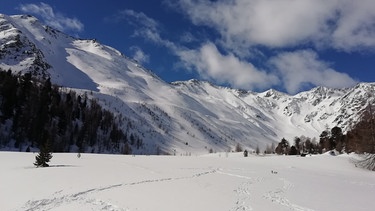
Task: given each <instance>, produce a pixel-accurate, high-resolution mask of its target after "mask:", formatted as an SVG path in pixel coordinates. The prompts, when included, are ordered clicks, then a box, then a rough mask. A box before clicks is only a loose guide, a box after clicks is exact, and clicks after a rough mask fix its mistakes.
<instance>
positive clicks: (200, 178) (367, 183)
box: [0, 152, 375, 211]
mask: <svg viewBox="0 0 375 211" xmlns="http://www.w3.org/2000/svg"><path fill="white" fill-rule="evenodd" d="M35 155H36V154H33V153H18V152H0V168H1V169H2V170H1V174H0V175H1V176H0V190H1V191H0V210H2V211H8V210H9V211H14V210H30V211H31V210H33V211H39V210H54V211H55V210H80V211H84V210H112V211H150V210H160V211H172V210H173V211H176V210H178V211H184V210H186V211H192V210H194V211H199V210H205V211H207V210H215V211H220V210H223V211H224V210H225V211H236V210H242V211H248V210H319V211H324V210H327V211H328V210H329V211H331V210H341V211H345V210H363V211H365V210H369V211H370V210H373V208H374V207H375V201H374V195H375V172H371V171H366V170H363V169H360V168H356V167H355V166H354V164H353V163H352V162H351V160H352V159H353V158H354V156H353V155H340V156H331V155H329V154H324V155H318V156H307V157H296V156H254V155H250V157H246V158H245V157H243V156H242V154H236V153H234V154H231V153H229V154H227V153H215V154H209V155H203V156H189V157H185V156H123V155H97V154H82V156H81V158H77V154H73V153H72V154H57V153H56V154H53V158H52V160H51V163H50V165H51V167H49V168H35V167H34V166H33V164H32V163H33V162H34V160H35ZM271 171H276V172H277V174H274V173H271Z"/></svg>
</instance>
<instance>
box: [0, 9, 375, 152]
mask: <svg viewBox="0 0 375 211" xmlns="http://www.w3.org/2000/svg"><path fill="white" fill-rule="evenodd" d="M0 67H1V68H2V69H4V70H8V69H11V70H12V72H13V73H15V74H24V73H26V72H31V73H32V74H33V75H34V76H35V77H39V78H44V79H46V78H50V79H51V81H52V83H54V84H57V85H59V86H62V87H67V88H70V89H74V90H75V91H76V92H77V93H81V94H83V93H85V92H86V93H87V94H88V96H89V97H90V98H97V99H98V100H99V102H100V104H101V105H102V106H103V107H104V108H106V109H108V110H110V111H112V112H113V113H114V114H115V115H120V114H121V116H123V119H121V121H122V122H123V124H122V125H123V126H122V127H123V130H124V131H125V132H129V131H130V132H132V133H137V134H139V136H140V137H141V138H142V140H143V142H144V145H143V147H142V148H140V149H135V150H134V152H135V153H152V154H155V153H157V152H159V151H162V152H164V153H170V154H174V153H206V152H208V150H210V149H212V150H214V151H227V150H230V149H233V148H234V146H235V145H236V144H238V143H239V144H241V145H242V146H243V147H245V148H249V149H255V148H256V147H257V146H259V147H260V149H265V148H266V146H267V145H270V144H271V143H273V142H276V141H277V142H278V141H280V139H281V138H283V137H285V138H287V139H289V140H292V139H293V137H295V136H300V135H305V136H309V137H317V136H318V135H319V134H320V133H321V132H322V131H323V130H325V129H326V128H327V127H328V128H332V127H334V126H340V127H342V128H343V129H344V131H345V130H347V129H349V128H350V126H351V125H352V124H353V123H354V122H356V121H357V120H358V118H359V116H360V114H361V112H362V111H363V109H364V108H365V107H366V105H367V104H368V103H369V102H374V97H373V93H374V91H375V84H372V83H362V84H358V85H357V86H355V87H353V88H348V89H329V88H324V87H317V88H314V89H312V90H310V91H306V92H302V93H299V94H296V95H294V96H290V95H287V94H284V93H280V92H277V91H275V90H268V91H266V92H263V93H254V92H247V91H241V90H235V89H229V88H225V87H219V86H215V85H212V84H210V83H208V82H202V81H197V80H189V81H182V82H174V83H171V84H168V83H166V82H164V81H163V80H161V79H160V78H158V77H157V76H156V75H154V74H153V73H152V72H150V71H148V70H146V69H144V68H143V67H141V66H140V65H139V64H138V63H137V62H136V61H133V60H131V59H129V58H127V57H125V56H124V55H122V54H121V53H120V52H118V51H117V50H115V49H113V48H111V47H108V46H105V45H102V44H100V43H98V42H97V41H96V40H82V39H76V38H73V37H70V36H68V35H66V34H64V33H61V32H59V31H57V30H54V29H52V28H50V27H48V26H44V25H42V24H41V23H40V22H39V21H38V20H37V19H36V18H34V17H32V16H27V15H16V16H6V15H0ZM124 122H125V123H124ZM129 125H131V126H130V127H129Z"/></svg>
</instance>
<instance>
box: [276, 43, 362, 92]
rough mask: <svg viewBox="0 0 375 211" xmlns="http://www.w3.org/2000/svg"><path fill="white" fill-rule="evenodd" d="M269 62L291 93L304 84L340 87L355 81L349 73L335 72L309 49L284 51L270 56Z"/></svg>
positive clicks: (350, 84) (353, 83) (298, 89)
mask: <svg viewBox="0 0 375 211" xmlns="http://www.w3.org/2000/svg"><path fill="white" fill-rule="evenodd" d="M269 63H270V64H271V65H272V66H273V68H275V70H276V71H278V74H279V75H280V79H281V80H282V83H283V86H284V87H285V89H286V90H287V92H288V93H291V94H295V93H297V92H298V91H300V90H301V89H302V88H304V86H305V85H309V86H311V85H314V86H325V87H332V88H342V87H350V86H353V85H355V84H356V83H357V81H356V80H354V79H352V78H351V77H350V76H349V75H347V74H345V73H340V72H337V71H336V70H334V69H332V68H330V67H329V64H327V63H325V62H323V61H320V60H319V58H318V55H317V54H316V52H314V51H311V50H301V51H296V52H284V53H281V54H279V55H277V56H275V57H273V58H271V59H270V61H269Z"/></svg>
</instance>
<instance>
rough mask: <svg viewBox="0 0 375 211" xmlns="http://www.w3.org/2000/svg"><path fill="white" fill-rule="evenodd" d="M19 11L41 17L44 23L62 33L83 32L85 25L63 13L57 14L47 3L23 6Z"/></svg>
mask: <svg viewBox="0 0 375 211" xmlns="http://www.w3.org/2000/svg"><path fill="white" fill-rule="evenodd" d="M19 9H20V10H21V11H22V12H26V13H29V14H34V15H38V16H41V17H42V18H43V20H44V22H45V23H46V24H47V25H49V26H51V27H53V28H56V29H58V30H60V31H68V30H72V31H78V32H80V31H82V30H83V28H84V25H83V24H82V23H81V21H79V20H78V19H76V18H68V17H65V16H64V15H63V14H61V13H55V12H54V11H53V9H52V7H51V6H50V5H48V4H45V3H40V4H21V5H20V6H19Z"/></svg>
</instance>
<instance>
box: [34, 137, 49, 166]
mask: <svg viewBox="0 0 375 211" xmlns="http://www.w3.org/2000/svg"><path fill="white" fill-rule="evenodd" d="M51 158H52V153H51V152H50V148H49V142H48V141H47V142H46V143H45V144H44V145H43V146H42V147H40V152H39V154H38V155H37V156H35V163H34V165H35V166H36V167H48V166H49V165H48V162H49V161H50V160H51Z"/></svg>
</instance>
